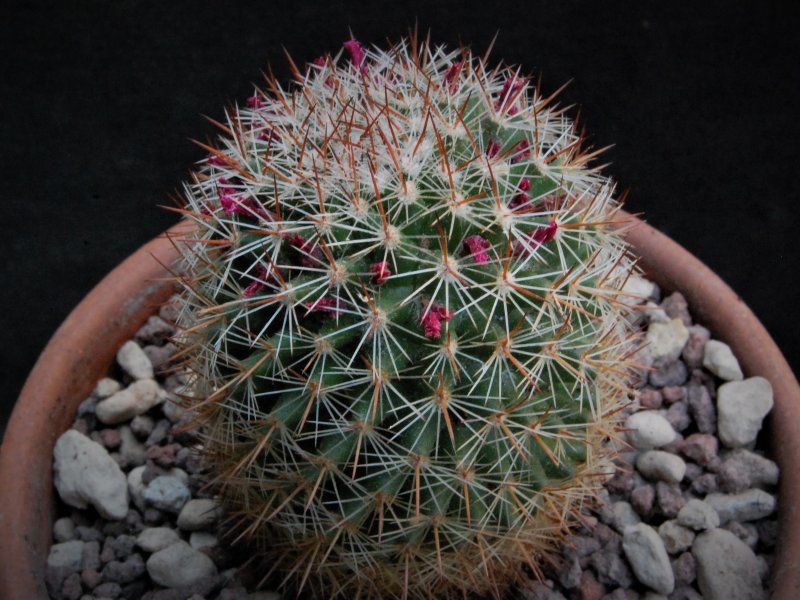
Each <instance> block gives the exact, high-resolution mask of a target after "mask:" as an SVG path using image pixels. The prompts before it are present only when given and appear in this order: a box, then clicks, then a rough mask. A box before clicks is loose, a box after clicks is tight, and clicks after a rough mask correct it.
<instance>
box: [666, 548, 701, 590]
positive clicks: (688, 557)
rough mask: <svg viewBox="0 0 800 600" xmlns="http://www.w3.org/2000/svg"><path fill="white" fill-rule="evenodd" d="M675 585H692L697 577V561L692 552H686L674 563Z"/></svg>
mask: <svg viewBox="0 0 800 600" xmlns="http://www.w3.org/2000/svg"><path fill="white" fill-rule="evenodd" d="M672 573H673V574H674V575H675V585H676V586H680V585H690V584H691V583H692V582H693V581H694V580H695V578H696V577H697V561H696V560H695V558H694V555H692V553H691V552H684V553H683V554H681V555H680V556H679V557H678V558H676V559H675V560H673V561H672Z"/></svg>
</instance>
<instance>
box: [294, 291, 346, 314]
mask: <svg viewBox="0 0 800 600" xmlns="http://www.w3.org/2000/svg"><path fill="white" fill-rule="evenodd" d="M303 306H305V307H306V308H307V309H308V312H310V313H322V314H324V315H327V316H330V317H334V316H336V315H338V314H339V313H341V312H342V308H343V306H344V304H343V302H342V301H341V300H340V299H339V298H331V297H330V296H323V297H322V298H319V299H318V300H314V301H313V302H306V303H304V305H303Z"/></svg>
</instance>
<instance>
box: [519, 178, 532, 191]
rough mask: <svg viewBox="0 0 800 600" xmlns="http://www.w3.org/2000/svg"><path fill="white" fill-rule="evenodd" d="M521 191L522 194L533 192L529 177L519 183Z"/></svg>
mask: <svg viewBox="0 0 800 600" xmlns="http://www.w3.org/2000/svg"><path fill="white" fill-rule="evenodd" d="M519 190H520V191H521V192H530V191H531V180H530V179H528V178H527V177H524V178H523V179H522V181H520V182H519Z"/></svg>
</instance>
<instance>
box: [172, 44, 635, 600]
mask: <svg viewBox="0 0 800 600" xmlns="http://www.w3.org/2000/svg"><path fill="white" fill-rule="evenodd" d="M292 66H293V69H294V73H295V78H296V83H295V84H294V85H293V87H292V88H291V90H289V91H287V90H286V89H284V88H282V87H281V86H280V85H279V84H278V83H277V82H275V81H274V79H270V80H269V81H268V83H269V88H270V89H269V92H268V93H265V92H261V91H257V93H256V94H255V95H254V96H253V97H252V98H250V100H249V101H248V106H247V107H242V108H236V109H233V110H231V111H229V113H228V114H227V122H226V123H223V124H218V125H219V126H220V128H221V129H222V130H223V132H224V135H222V136H221V137H220V139H219V143H218V145H217V146H216V147H210V146H209V147H208V150H209V152H210V154H209V157H208V159H207V160H205V161H204V162H203V164H201V165H200V167H199V169H198V170H197V172H196V173H195V174H194V178H193V182H192V183H191V184H188V185H187V186H186V189H185V196H186V202H187V206H186V209H185V213H186V214H187V215H188V216H189V217H190V218H191V219H193V220H194V221H195V222H196V223H197V229H198V231H197V234H196V237H193V239H191V240H186V245H185V248H186V251H185V256H186V262H187V271H186V275H185V276H184V282H185V290H186V291H185V294H184V297H185V299H186V305H185V310H184V315H183V321H184V325H185V342H186V346H187V347H186V350H185V351H186V353H187V356H188V359H187V360H188V362H189V363H190V364H191V366H192V368H193V370H194V372H195V373H196V375H197V381H196V394H195V395H196V398H195V399H193V400H192V401H191V404H192V406H193V408H194V410H195V411H196V414H197V415H198V422H199V423H201V424H202V425H203V426H204V431H205V451H206V453H207V454H208V456H209V460H210V461H211V463H212V467H213V469H214V472H215V474H216V483H218V484H219V487H220V493H221V496H222V498H223V501H224V504H225V506H226V508H227V509H228V511H229V514H230V517H231V521H232V522H233V523H234V526H235V528H236V530H237V531H238V532H239V533H240V536H247V537H250V538H251V539H252V540H254V541H255V542H256V543H257V544H258V545H259V547H260V548H261V549H262V550H263V553H264V557H265V558H266V559H268V560H267V564H269V565H271V566H272V567H273V568H274V569H275V570H276V571H278V572H280V573H281V577H282V578H283V579H282V581H284V583H285V584H286V585H287V586H288V587H289V588H290V589H294V590H306V591H311V592H312V593H313V594H314V595H315V596H316V597H320V598H322V597H334V596H337V595H342V596H354V597H360V598H392V597H397V598H427V597H431V596H437V595H438V596H440V597H451V596H458V597H460V596H462V595H464V594H466V593H467V592H470V591H474V592H477V593H479V594H491V595H494V596H499V595H501V594H502V593H503V591H504V590H505V589H507V587H508V586H509V585H510V584H511V583H512V582H513V581H514V580H515V578H516V577H517V576H519V575H520V573H521V572H522V571H521V570H522V569H524V568H525V567H522V566H521V565H528V567H529V568H530V569H532V570H533V571H534V572H537V570H538V567H537V560H538V559H539V558H540V557H541V555H542V554H543V553H545V552H547V551H549V550H550V549H552V548H553V546H554V544H555V543H556V542H557V541H558V540H559V539H561V538H563V536H564V535H565V532H566V531H567V528H568V526H569V524H570V523H571V522H572V521H573V520H574V516H575V515H577V513H578V512H579V510H580V508H581V506H582V504H583V503H584V502H585V501H586V499H591V498H592V497H593V495H594V494H595V493H596V491H597V489H598V488H599V486H600V485H601V483H602V475H603V473H604V472H605V469H606V468H607V465H608V451H606V450H605V449H604V442H605V441H607V440H608V439H609V438H613V437H615V427H616V425H617V421H616V419H615V414H616V411H617V410H618V409H619V408H620V406H621V405H622V404H623V403H624V402H626V400H627V397H628V394H629V372H630V361H629V355H630V343H629V342H630V338H631V336H632V333H631V330H630V328H629V327H628V326H627V321H626V320H625V318H624V317H625V314H626V308H625V305H624V302H623V301H622V300H621V298H620V289H621V287H622V285H623V284H624V281H625V278H626V276H627V274H628V273H629V272H630V270H631V268H632V265H631V260H630V258H629V256H628V254H627V251H626V246H625V244H624V242H623V241H622V239H621V238H620V237H619V235H618V233H616V231H615V230H614V229H613V227H612V224H613V223H614V221H615V215H616V211H617V210H618V202H617V200H615V198H614V185H613V183H612V182H611V181H610V180H609V179H607V178H606V177H604V176H602V175H601V174H600V173H599V172H598V170H597V169H595V168H589V167H588V166H587V163H588V162H589V161H590V159H591V158H592V157H593V153H589V152H588V151H586V150H584V149H583V148H582V146H581V144H582V139H581V137H580V136H579V135H578V134H577V133H576V131H575V128H574V125H573V123H572V122H571V121H570V120H568V119H567V118H566V117H565V115H564V112H563V110H560V109H558V107H557V106H554V105H553V100H552V98H544V97H542V96H541V95H540V94H539V92H538V90H534V89H532V88H531V85H530V83H529V81H528V80H527V79H526V78H524V77H522V76H521V75H520V74H519V73H518V72H517V71H515V70H512V69H510V68H508V67H497V68H494V69H491V70H490V69H489V67H488V66H487V64H486V62H485V60H482V59H479V58H476V57H475V56H473V55H472V54H471V53H470V52H468V51H466V50H461V51H456V52H452V51H447V50H445V49H443V48H434V47H431V46H429V45H426V44H417V42H416V40H415V39H414V38H413V37H412V38H411V39H410V40H405V41H402V42H401V43H399V44H397V45H396V46H394V47H392V48H391V49H390V50H388V51H383V50H379V49H375V50H365V49H364V48H363V47H362V46H361V45H360V44H359V43H358V42H357V41H355V40H351V41H349V42H346V43H345V45H344V50H343V52H341V53H340V54H339V55H337V56H333V57H332V56H325V57H321V58H319V59H317V60H315V61H314V62H313V63H311V64H310V65H308V67H307V68H305V69H303V70H300V69H298V68H296V67H295V66H294V65H292Z"/></svg>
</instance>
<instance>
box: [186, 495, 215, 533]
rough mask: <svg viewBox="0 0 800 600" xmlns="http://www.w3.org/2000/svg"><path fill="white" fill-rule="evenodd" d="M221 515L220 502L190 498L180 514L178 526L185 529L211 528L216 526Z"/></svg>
mask: <svg viewBox="0 0 800 600" xmlns="http://www.w3.org/2000/svg"><path fill="white" fill-rule="evenodd" d="M221 515H222V511H221V509H220V507H219V504H217V503H216V502H215V501H214V500H206V499H194V500H189V501H188V502H187V503H186V504H184V506H183V508H182V509H181V512H180V514H179V515H178V527H180V528H181V529H183V530H184V531H199V530H201V529H209V528H210V527H213V526H214V524H215V523H216V522H217V521H218V520H219V518H220V516H221Z"/></svg>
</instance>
